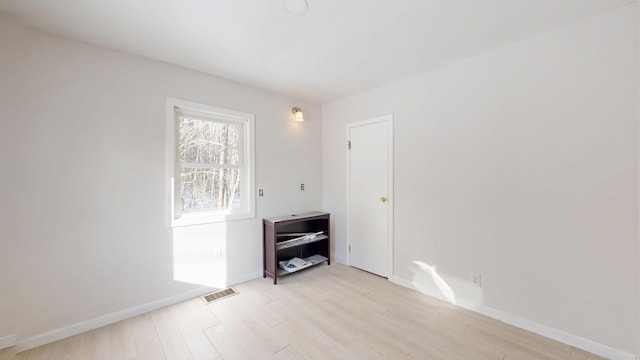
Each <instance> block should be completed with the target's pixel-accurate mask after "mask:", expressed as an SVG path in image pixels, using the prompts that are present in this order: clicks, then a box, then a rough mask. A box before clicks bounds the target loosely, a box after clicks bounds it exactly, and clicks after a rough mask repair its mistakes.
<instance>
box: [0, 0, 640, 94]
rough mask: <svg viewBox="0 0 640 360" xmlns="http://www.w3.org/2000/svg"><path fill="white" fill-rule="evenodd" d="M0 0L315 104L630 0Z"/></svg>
mask: <svg viewBox="0 0 640 360" xmlns="http://www.w3.org/2000/svg"><path fill="white" fill-rule="evenodd" d="M281 1H282V0H108V1H107V0H102V1H101V0H83V1H78V0H0V11H4V12H7V13H10V14H13V15H15V16H17V17H18V18H19V19H20V20H21V21H22V22H23V23H24V24H26V25H27V26H30V27H34V28H38V29H42V30H45V31H49V32H52V33H55V34H59V35H63V36H67V37H71V38H75V39H80V40H83V41H87V42H91V43H95V44H98V45H101V46H105V47H108V48H113V49H118V50H121V51H124V52H129V53H134V54H138V55H142V56H145V57H149V58H153V59H158V60H162V61H166V62H169V63H173V64H177V65H181V66H184V67H187V68H191V69H195V70H199V71H202V72H205V73H209V74H213V75H217V76H220V77H223V78H227V79H232V80H235V81H239V82H242V83H246V84H251V85H254V86H258V87H261V88H265V89H268V90H272V91H275V92H278V93H282V94H285V95H288V96H293V97H296V98H300V99H305V100H308V101H312V102H315V103H318V104H324V103H327V102H330V101H332V100H336V99H339V98H341V97H345V96H348V95H351V94H354V93H357V92H360V91H363V90H366V89H370V88H372V87H375V86H378V85H382V84H386V83H389V82H392V81H394V80H396V79H400V78H403V77H407V76H410V75H413V74H416V73H420V72H424V71H427V70H429V69H432V68H434V67H436V66H440V65H442V64H445V63H448V62H452V61H455V60H457V59H460V58H463V57H467V56H470V55H473V54H476V53H479V52H483V51H486V50H488V49H491V48H495V47H498V46H501V45H504V44H508V43H512V42H514V41H517V40H519V39H522V38H525V37H529V36H532V35H535V34H538V33H541V32H545V31H549V30H550V29H553V28H556V27H558V26H561V25H563V24H566V23H569V22H573V21H576V20H578V19H580V18H583V17H587V16H591V15H594V14H598V13H601V12H605V11H608V10H611V9H614V8H617V7H620V6H623V5H626V4H630V3H633V2H634V0H483V1H478V0H307V1H308V4H309V8H308V12H307V14H306V15H304V16H297V15H292V14H290V13H287V12H286V11H284V10H283V9H282V6H281Z"/></svg>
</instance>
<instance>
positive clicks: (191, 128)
mask: <svg viewBox="0 0 640 360" xmlns="http://www.w3.org/2000/svg"><path fill="white" fill-rule="evenodd" d="M177 120H178V121H177V125H178V149H177V154H176V155H177V157H178V163H179V164H180V185H181V186H180V194H181V196H180V200H181V212H182V213H193V212H201V211H220V210H237V209H240V208H241V202H240V189H241V186H240V185H241V184H240V179H241V174H240V171H241V168H242V162H243V159H242V151H241V150H242V144H241V139H242V128H241V126H240V125H238V124H233V123H226V122H216V121H212V120H200V119H194V118H191V117H188V116H180V117H178V119H177Z"/></svg>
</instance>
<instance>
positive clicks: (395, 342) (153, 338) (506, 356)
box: [0, 264, 601, 360]
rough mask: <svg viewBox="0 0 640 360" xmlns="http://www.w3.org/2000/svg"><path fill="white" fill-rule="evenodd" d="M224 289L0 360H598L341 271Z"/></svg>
mask: <svg viewBox="0 0 640 360" xmlns="http://www.w3.org/2000/svg"><path fill="white" fill-rule="evenodd" d="M234 287H235V288H236V289H237V290H238V291H239V294H238V295H235V296H232V297H229V298H226V299H223V300H220V301H217V302H214V303H212V304H208V305H206V304H205V303H204V302H203V301H202V300H201V299H200V298H196V299H192V300H189V301H185V302H182V303H179V304H176V305H173V306H170V307H167V308H164V309H160V310H157V311H154V312H151V313H148V314H144V315H140V316H137V317H135V318H131V319H128V320H125V321H121V322H118V323H115V324H112V325H110V326H105V327H103V328H99V329H96V330H93V331H89V332H86V333H83V334H80V335H76V336H74V337H71V338H68V339H65V340H61V341H58V342H55V343H51V344H48V345H44V346H41V347H38V348H35V349H32V350H28V351H24V352H21V353H19V354H14V353H13V350H12V349H6V350H3V351H0V360H44V359H64V360H66V359H68V360H75V359H83V360H84V359H97V360H102V359H104V360H107V359H113V360H143V359H152V360H161V359H219V360H223V359H224V360H232V359H255V360H263V359H277V360H315V359H367V360H368V359H412V360H413V359H434V360H439V359H447V360H457V359H464V360H468V359H474V360H484V359H492V360H493V359H499V360H515V359H520V360H527V359H542V360H567V359H582V360H586V359H601V358H600V357H598V356H595V355H593V354H590V353H587V352H585V351H582V350H580V349H576V348H573V347H571V346H568V345H565V344H562V343H559V342H556V341H553V340H550V339H547V338H544V337H541V336H538V335H535V334H532V333H529V332H526V331H524V330H521V329H518V328H515V327H512V326H510V325H507V324H504V323H502V322H499V321H496V320H493V319H490V318H487V317H485V316H482V315H479V314H477V313H473V312H470V311H467V310H464V309H460V308H458V307H455V306H453V305H450V304H448V303H444V302H442V301H439V300H436V299H433V298H430V297H428V296H425V295H422V294H419V293H417V292H415V291H412V290H409V289H406V288H403V287H401V286H398V285H395V284H392V283H391V282H389V281H387V280H386V279H382V278H379V277H377V276H374V275H371V274H369V273H366V272H363V271H360V270H357V269H354V268H350V267H347V266H344V265H341V264H333V265H331V266H325V265H321V266H318V267H315V268H313V269H309V270H306V271H303V272H300V273H297V274H294V275H290V276H287V277H284V278H282V279H280V280H279V283H278V285H275V286H274V285H272V282H271V280H270V279H256V280H252V281H249V282H246V283H243V284H240V285H237V286H234Z"/></svg>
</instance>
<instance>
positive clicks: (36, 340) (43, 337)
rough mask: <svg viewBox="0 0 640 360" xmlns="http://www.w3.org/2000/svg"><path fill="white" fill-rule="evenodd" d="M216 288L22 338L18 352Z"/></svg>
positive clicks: (185, 294)
mask: <svg viewBox="0 0 640 360" xmlns="http://www.w3.org/2000/svg"><path fill="white" fill-rule="evenodd" d="M212 290H214V289H213V288H210V287H199V288H197V289H193V290H190V291H187V292H184V293H180V294H176V295H173V296H169V297H167V298H164V299H160V300H156V301H153V302H150V303H147V304H142V305H139V306H134V307H132V308H128V309H124V310H120V311H116V312H114V313H111V314H106V315H102V316H100V317H97V318H95V319H91V320H87V321H83V322H79V323H76V324H73V325H69V326H65V327H62V328H59V329H55V330H51V331H48V332H46V333H43V334H39V335H36V336H33V337H30V338H28V339H24V340H20V341H18V342H17V343H15V346H16V352H21V351H25V350H29V349H33V348H34V347H38V346H41V345H45V344H48V343H51V342H54V341H58V340H62V339H66V338H68V337H70V336H73V335H78V334H80V333H83V332H85V331H90V330H94V329H97V328H99V327H102V326H105V325H109V324H113V323H115V322H118V321H121V320H125V319H128V318H132V317H134V316H138V315H142V314H145V313H148V312H150V311H153V310H157V309H160V308H163V307H166V306H169V305H173V304H176V303H179V302H181V301H185V300H188V299H192V298H194V297H198V296H202V295H204V294H206V293H208V292H211V291H212ZM14 342H15V339H14Z"/></svg>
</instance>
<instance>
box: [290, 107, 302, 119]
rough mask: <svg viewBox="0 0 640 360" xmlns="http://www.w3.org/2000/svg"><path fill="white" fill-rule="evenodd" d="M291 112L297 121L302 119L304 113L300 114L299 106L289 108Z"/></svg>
mask: <svg viewBox="0 0 640 360" xmlns="http://www.w3.org/2000/svg"><path fill="white" fill-rule="evenodd" d="M291 112H292V113H293V118H294V119H295V120H296V121H297V122H303V121H304V115H303V114H302V109H300V108H299V107H294V108H291Z"/></svg>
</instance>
